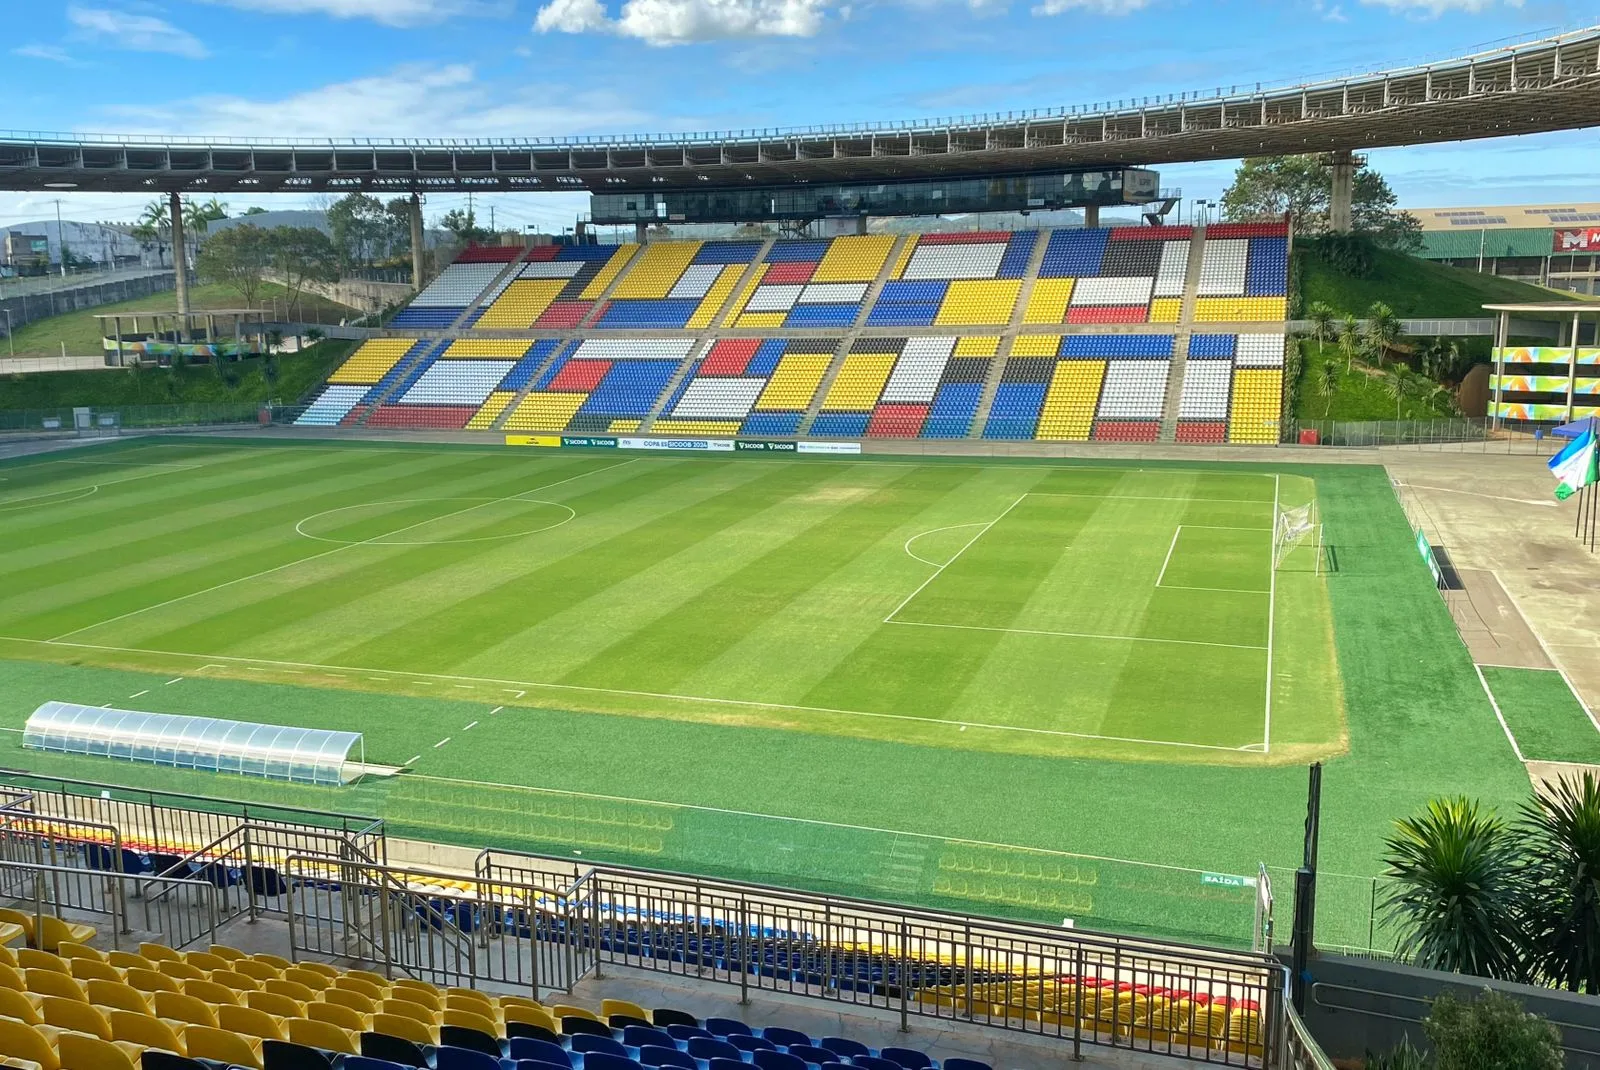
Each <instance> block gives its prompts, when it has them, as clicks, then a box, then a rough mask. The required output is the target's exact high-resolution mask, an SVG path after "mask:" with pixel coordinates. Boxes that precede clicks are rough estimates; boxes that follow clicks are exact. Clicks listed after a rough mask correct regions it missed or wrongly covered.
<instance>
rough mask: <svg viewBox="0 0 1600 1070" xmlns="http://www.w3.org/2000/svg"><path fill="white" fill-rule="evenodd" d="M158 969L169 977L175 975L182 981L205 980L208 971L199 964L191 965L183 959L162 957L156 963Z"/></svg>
mask: <svg viewBox="0 0 1600 1070" xmlns="http://www.w3.org/2000/svg"><path fill="white" fill-rule="evenodd" d="M156 969H157V970H159V971H161V972H162V973H164V974H166V975H167V976H168V977H175V978H177V979H178V980H180V981H204V980H205V979H206V971H204V970H202V969H201V968H200V967H198V966H191V965H189V964H188V963H187V962H184V961H183V960H182V959H161V960H160V961H159V962H157V963H156Z"/></svg>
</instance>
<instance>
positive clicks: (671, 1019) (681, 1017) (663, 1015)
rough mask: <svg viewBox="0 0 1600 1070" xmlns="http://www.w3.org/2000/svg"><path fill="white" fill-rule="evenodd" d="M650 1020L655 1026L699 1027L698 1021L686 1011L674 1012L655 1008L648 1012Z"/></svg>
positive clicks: (664, 1008)
mask: <svg viewBox="0 0 1600 1070" xmlns="http://www.w3.org/2000/svg"><path fill="white" fill-rule="evenodd" d="M650 1020H651V1021H652V1022H654V1023H655V1024H656V1025H699V1024H700V1019H698V1018H696V1017H695V1016H694V1015H692V1014H690V1013H689V1012H688V1011H680V1010H674V1009H673V1008H671V1007H657V1008H656V1009H655V1010H653V1011H651V1012H650Z"/></svg>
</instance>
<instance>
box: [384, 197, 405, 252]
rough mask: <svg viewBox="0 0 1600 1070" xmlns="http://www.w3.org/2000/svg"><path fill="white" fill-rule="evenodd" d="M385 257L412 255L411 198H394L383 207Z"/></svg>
mask: <svg viewBox="0 0 1600 1070" xmlns="http://www.w3.org/2000/svg"><path fill="white" fill-rule="evenodd" d="M383 217H384V227H383V229H384V255H385V256H391V257H393V256H410V255H411V198H409V197H393V198H391V199H390V200H389V203H388V204H386V205H384V206H383Z"/></svg>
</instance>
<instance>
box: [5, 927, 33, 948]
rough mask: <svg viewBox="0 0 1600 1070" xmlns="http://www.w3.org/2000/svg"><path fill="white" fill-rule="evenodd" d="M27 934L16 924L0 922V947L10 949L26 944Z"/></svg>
mask: <svg viewBox="0 0 1600 1070" xmlns="http://www.w3.org/2000/svg"><path fill="white" fill-rule="evenodd" d="M27 939H28V933H27V931H26V930H25V929H23V927H22V926H20V925H18V924H17V923H16V922H12V921H5V922H0V947H3V948H10V947H11V946H12V945H13V944H21V943H26V942H27Z"/></svg>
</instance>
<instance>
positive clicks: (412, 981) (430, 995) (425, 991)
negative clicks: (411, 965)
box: [390, 977, 444, 1007]
mask: <svg viewBox="0 0 1600 1070" xmlns="http://www.w3.org/2000/svg"><path fill="white" fill-rule="evenodd" d="M390 987H391V988H392V989H394V990H396V991H405V992H415V993H417V994H418V995H420V996H425V997H427V999H428V1000H429V1001H431V1005H433V1006H440V1007H442V1006H444V990H443V989H442V988H440V987H439V986H438V985H431V984H429V983H428V982H426V981H418V980H417V979H416V978H414V977H401V978H399V979H398V980H396V981H395V983H394V984H393V985H391V986H390Z"/></svg>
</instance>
